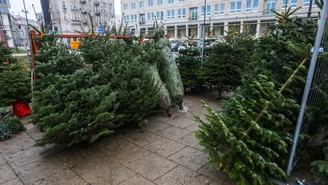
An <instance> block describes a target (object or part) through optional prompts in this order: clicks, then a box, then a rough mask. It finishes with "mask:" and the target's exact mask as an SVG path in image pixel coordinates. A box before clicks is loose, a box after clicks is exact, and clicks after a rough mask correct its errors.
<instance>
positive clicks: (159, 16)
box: [156, 11, 164, 20]
mask: <svg viewBox="0 0 328 185" xmlns="http://www.w3.org/2000/svg"><path fill="white" fill-rule="evenodd" d="M162 18H164V12H163V11H159V12H156V19H157V20H161V19H162Z"/></svg>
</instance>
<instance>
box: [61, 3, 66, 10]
mask: <svg viewBox="0 0 328 185" xmlns="http://www.w3.org/2000/svg"><path fill="white" fill-rule="evenodd" d="M62 6H63V8H64V9H66V3H65V1H63V2H62Z"/></svg>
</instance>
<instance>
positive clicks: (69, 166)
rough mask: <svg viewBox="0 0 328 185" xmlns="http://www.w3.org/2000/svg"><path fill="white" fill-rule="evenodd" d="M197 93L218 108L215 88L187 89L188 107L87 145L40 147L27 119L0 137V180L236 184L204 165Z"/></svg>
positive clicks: (65, 184)
mask: <svg viewBox="0 0 328 185" xmlns="http://www.w3.org/2000/svg"><path fill="white" fill-rule="evenodd" d="M205 97H206V98H205ZM201 99H204V100H206V101H208V102H209V104H210V105H211V106H212V107H213V108H215V109H219V108H220V107H219V105H218V102H217V100H216V99H215V92H214V94H212V95H210V96H208V95H206V96H203V97H201V96H195V95H193V96H190V95H188V96H186V98H185V105H186V106H187V107H188V108H189V109H190V110H189V111H188V112H187V113H183V112H179V111H177V109H173V110H172V113H173V116H172V118H168V117H166V116H165V115H164V114H163V113H158V114H156V115H152V116H151V117H149V119H148V121H149V122H148V124H146V125H145V126H143V127H141V128H139V129H123V130H120V131H118V132H116V133H115V134H114V135H111V136H109V137H106V138H103V139H101V140H100V141H99V142H97V143H95V144H94V145H93V146H91V147H90V148H77V147H75V148H72V149H68V150H64V151H58V150H57V151H56V150H55V151H52V152H43V151H45V149H44V148H41V147H35V146H33V144H34V143H35V139H37V138H39V137H40V136H41V135H42V133H40V132H39V129H38V128H35V127H34V126H33V125H32V124H26V127H27V131H26V132H24V133H21V134H18V135H16V136H14V137H12V138H11V139H9V140H6V141H3V142H0V154H1V155H0V184H1V185H21V184H26V185H29V184H38V185H39V184H49V185H52V184H61V185H69V184H74V185H75V184H76V185H80V184H81V185H82V184H86V185H87V184H92V185H95V184H104V185H105V184H106V185H118V184H120V185H156V184H157V185H230V184H236V183H235V182H234V181H233V180H230V179H229V178H228V176H227V175H225V174H224V173H221V172H218V171H216V170H215V168H214V167H213V166H209V165H206V163H207V162H208V159H209V158H208V155H207V154H206V153H205V152H203V151H202V149H203V148H202V147H201V146H199V145H198V144H197V140H196V138H195V137H194V136H193V131H195V130H196V129H197V127H198V123H196V122H195V121H194V118H193V117H194V115H200V116H201V117H203V113H204V112H205V110H203V109H202V108H201V103H200V100H201ZM41 152H43V153H42V154H40V153H41Z"/></svg>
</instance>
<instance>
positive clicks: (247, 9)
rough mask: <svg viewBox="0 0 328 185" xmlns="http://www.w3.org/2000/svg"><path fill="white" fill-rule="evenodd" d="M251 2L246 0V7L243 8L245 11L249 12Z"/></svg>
mask: <svg viewBox="0 0 328 185" xmlns="http://www.w3.org/2000/svg"><path fill="white" fill-rule="evenodd" d="M251 3H252V1H251V0H247V1H246V9H245V11H246V12H250V11H251V7H252V6H251Z"/></svg>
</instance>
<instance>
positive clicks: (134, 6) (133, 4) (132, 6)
mask: <svg viewBox="0 0 328 185" xmlns="http://www.w3.org/2000/svg"><path fill="white" fill-rule="evenodd" d="M131 9H132V10H133V9H136V3H131ZM131 21H132V20H131Z"/></svg>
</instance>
